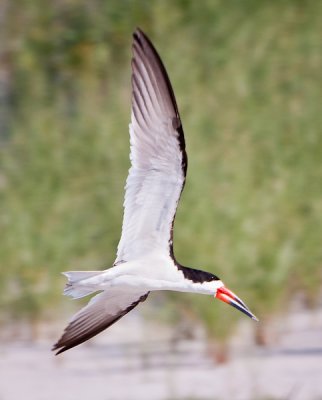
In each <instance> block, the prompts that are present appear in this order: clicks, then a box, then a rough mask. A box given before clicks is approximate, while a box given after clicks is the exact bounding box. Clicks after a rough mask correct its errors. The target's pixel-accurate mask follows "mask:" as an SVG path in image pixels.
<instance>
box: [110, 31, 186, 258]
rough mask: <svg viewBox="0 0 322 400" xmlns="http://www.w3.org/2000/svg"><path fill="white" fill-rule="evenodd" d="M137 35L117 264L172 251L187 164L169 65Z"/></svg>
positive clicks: (134, 46)
mask: <svg viewBox="0 0 322 400" xmlns="http://www.w3.org/2000/svg"><path fill="white" fill-rule="evenodd" d="M133 38H134V39H133V48H132V50H133V58H132V113H131V124H130V145H131V154H130V159H131V168H130V170H129V175H128V178H127V181H126V193H125V200H124V219H123V227H122V236H121V240H120V243H119V245H118V252H117V258H116V261H115V263H118V262H122V261H129V260H132V259H135V258H137V257H140V256H141V255H144V254H146V253H148V252H149V251H152V250H155V249H158V250H160V251H161V252H165V253H167V254H169V253H170V254H171V255H173V250H172V229H173V221H174V217H175V213H176V209H177V204H178V201H179V198H180V194H181V192H182V189H183V186H184V182H185V175H186V169H187V155H186V151H185V140H184V134H183V129H182V125H181V120H180V115H179V111H178V107H177V104H176V100H175V97H174V93H173V89H172V86H171V83H170V80H169V78H168V75H167V72H166V70H165V67H164V66H163V64H162V61H161V59H160V57H159V55H158V53H157V52H156V50H155V49H154V47H153V45H152V44H151V42H150V41H149V39H148V38H147V37H146V36H145V35H144V34H143V33H142V32H141V31H140V30H138V29H137V30H136V31H135V33H134V35H133Z"/></svg>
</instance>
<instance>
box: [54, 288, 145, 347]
mask: <svg viewBox="0 0 322 400" xmlns="http://www.w3.org/2000/svg"><path fill="white" fill-rule="evenodd" d="M148 294H149V293H144V291H132V292H131V291H130V292H129V291H127V292H126V293H124V292H121V291H120V288H114V289H113V288H111V289H109V290H108V291H106V292H102V293H99V294H97V295H96V296H95V297H93V298H92V299H91V300H90V302H89V303H88V304H87V306H85V307H84V308H82V309H81V310H80V311H79V312H78V313H76V314H75V315H74V317H73V318H72V319H71V321H70V323H69V324H68V325H67V327H66V329H65V330H64V333H63V335H62V336H61V338H60V339H59V340H58V341H57V343H56V344H55V345H54V346H53V349H52V350H54V351H55V350H58V351H57V353H56V354H60V353H62V352H64V351H66V350H68V349H71V348H72V347H75V346H77V345H79V344H81V343H83V342H85V341H86V340H88V339H90V338H92V337H93V336H95V335H97V334H98V333H100V332H102V331H103V330H104V329H107V328H108V327H110V326H111V325H113V324H114V323H115V322H117V321H118V320H119V319H120V318H122V317H123V316H124V315H125V314H127V313H128V312H129V311H131V310H133V308H134V307H136V306H137V305H138V304H139V303H140V302H142V301H144V300H145V299H146V298H147V296H148Z"/></svg>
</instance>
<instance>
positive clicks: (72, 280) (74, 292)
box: [63, 271, 102, 299]
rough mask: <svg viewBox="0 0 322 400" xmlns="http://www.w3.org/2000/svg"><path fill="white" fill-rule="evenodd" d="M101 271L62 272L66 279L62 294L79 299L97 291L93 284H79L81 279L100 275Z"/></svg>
mask: <svg viewBox="0 0 322 400" xmlns="http://www.w3.org/2000/svg"><path fill="white" fill-rule="evenodd" d="M101 273H102V271H68V272H63V275H65V276H66V277H67V279H68V282H67V283H66V286H65V289H64V295H66V296H70V297H72V298H73V299H80V298H82V297H85V296H88V295H89V294H92V293H94V292H97V289H96V288H93V286H86V285H82V284H80V283H81V281H83V280H85V279H88V278H92V277H93V276H96V275H100V274H101Z"/></svg>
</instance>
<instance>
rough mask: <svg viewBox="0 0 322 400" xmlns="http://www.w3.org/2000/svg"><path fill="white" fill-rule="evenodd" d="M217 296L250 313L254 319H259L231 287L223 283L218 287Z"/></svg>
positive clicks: (245, 312)
mask: <svg viewBox="0 0 322 400" xmlns="http://www.w3.org/2000/svg"><path fill="white" fill-rule="evenodd" d="M219 282H221V281H219ZM221 283H222V282H221ZM215 298H217V299H219V300H221V301H223V302H225V303H227V304H230V305H231V306H233V307H235V308H237V310H239V311H241V312H243V313H244V314H246V315H248V316H249V317H250V318H252V319H253V320H255V321H258V319H257V317H256V316H255V315H254V314H253V313H252V312H251V311H250V309H249V308H248V307H247V306H246V304H245V303H244V302H243V301H242V300H241V299H240V298H239V297H238V296H237V295H236V294H235V293H233V292H232V291H231V290H230V289H228V288H226V286H225V285H224V284H223V283H222V286H218V287H217V290H216V293H215Z"/></svg>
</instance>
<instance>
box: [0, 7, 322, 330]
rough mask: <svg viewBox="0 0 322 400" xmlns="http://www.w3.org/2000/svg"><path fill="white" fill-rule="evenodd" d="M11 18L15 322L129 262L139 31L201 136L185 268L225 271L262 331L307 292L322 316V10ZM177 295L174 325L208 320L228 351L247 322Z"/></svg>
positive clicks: (1, 270)
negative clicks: (121, 260)
mask: <svg viewBox="0 0 322 400" xmlns="http://www.w3.org/2000/svg"><path fill="white" fill-rule="evenodd" d="M0 18H1V21H0V22H1V23H0V35H1V44H0V61H1V63H0V72H1V74H0V98H1V105H0V116H1V118H0V120H1V123H0V135H1V146H0V232H1V244H0V304H1V310H6V311H5V313H6V315H5V316H6V317H8V316H10V315H11V316H12V315H18V316H19V317H20V318H21V317H22V316H25V317H27V318H31V319H33V318H38V317H40V316H42V315H44V314H50V313H55V312H56V313H57V311H58V310H59V309H60V310H61V309H62V307H66V302H67V299H63V298H62V297H61V291H62V287H63V282H64V280H63V278H62V277H61V275H60V272H61V271H64V270H77V269H100V268H106V267H108V266H111V265H112V263H113V261H114V256H115V250H116V246H117V243H118V239H119V237H120V231H121V221H122V201H123V187H124V183H125V179H126V176H127V170H128V168H129V159H128V153H129V140H128V123H129V117H130V58H131V52H130V47H131V34H132V32H133V30H134V29H135V27H136V26H140V27H141V28H142V29H143V30H144V31H145V32H146V33H147V34H148V35H149V36H150V37H151V39H152V40H153V41H154V43H155V45H156V47H157V49H158V50H159V52H160V54H161V56H162V58H163V60H164V63H165V65H166V67H167V69H168V72H169V75H170V78H171V80H172V83H173V86H174V89H175V92H176V96H177V101H178V104H179V108H180V111H181V117H182V120H183V124H184V130H185V134H186V142H187V150H188V156H189V168H188V180H187V184H186V188H185V191H184V194H183V197H182V201H181V203H180V207H179V211H178V215H177V219H176V229H175V252H176V255H177V258H178V260H180V262H181V263H183V264H186V265H189V266H193V267H200V268H202V269H206V270H210V271H213V272H215V273H216V274H217V275H219V276H220V277H221V278H222V280H223V281H224V282H225V283H226V284H227V286H228V287H230V288H231V289H233V290H234V291H236V292H237V293H238V294H239V295H240V296H241V297H242V298H244V299H245V301H246V302H247V303H249V304H250V305H251V308H252V309H253V310H254V312H255V313H257V314H258V316H259V317H260V318H266V317H268V316H270V315H272V314H274V313H276V312H283V310H284V309H285V307H287V305H288V301H289V299H291V298H292V296H293V295H294V293H296V292H298V291H302V292H303V293H305V299H306V301H307V303H308V304H310V305H312V304H314V301H315V299H316V296H317V293H318V291H319V290H320V289H321V278H322V272H321V270H322V268H321V266H322V246H321V238H322V129H321V126H322V109H321V106H322V74H321V71H322V51H321V50H322V49H321V38H322V24H321V21H322V2H319V1H314V0H312V1H295V0H293V1H292V0H289V1H287V0H284V1H283V0H282V1H265V0H264V1H258V0H256V1H255V0H243V1H237V0H236V1H219V0H218V1H214V0H211V1H210V0H209V1H204V2H202V3H200V2H196V1H194V0H180V1H172V0H156V1H143V0H142V1H133V0H132V1H130V0H122V1H119V0H109V1H107V0H106V1H103V0H91V1H87V2H85V1H72V0H61V1H59V2H46V4H45V5H44V4H43V2H42V1H40V0H34V1H23V0H21V1H18V0H11V1H4V2H2V3H1V5H0ZM152 267H153V266H152ZM166 298H167V299H168V300H167V302H166V303H165V306H166V307H162V310H161V309H160V313H165V314H169V315H172V318H177V315H178V313H179V311H180V312H183V313H188V314H189V315H190V314H194V312H195V315H198V316H199V317H198V318H200V320H201V321H202V322H204V323H205V325H206V327H207V329H208V332H209V333H210V334H211V335H214V336H216V337H223V336H224V335H225V334H226V333H227V331H228V330H230V331H231V329H232V327H233V325H234V323H236V321H237V318H239V315H238V314H237V312H236V313H235V312H234V310H229V311H230V312H227V311H228V310H227V308H226V306H225V305H224V304H217V303H216V304H214V301H212V300H211V299H209V298H208V297H206V296H205V297H203V296H186V295H185V296H183V295H178V296H175V295H171V294H170V295H168V296H167V297H166ZM173 299H175V303H176V304H175V305H174V306H172V300H173ZM164 310H166V311H164ZM5 313H4V312H3V313H2V314H3V315H4V314H5ZM241 318H243V317H242V316H241Z"/></svg>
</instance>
